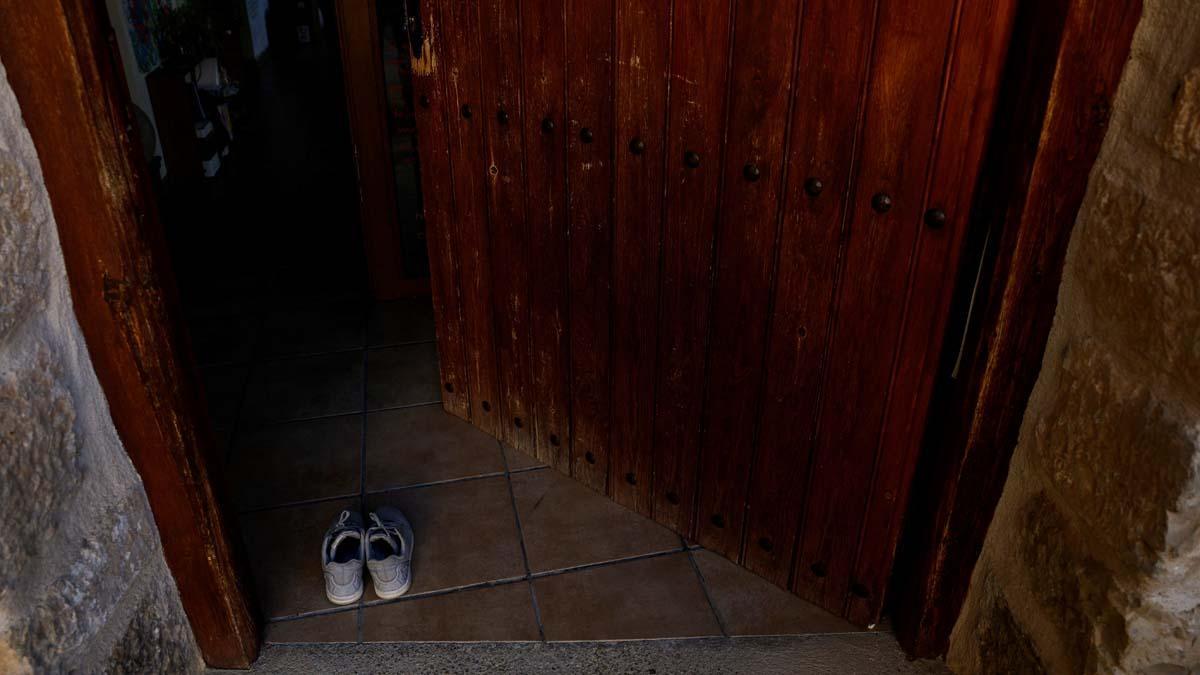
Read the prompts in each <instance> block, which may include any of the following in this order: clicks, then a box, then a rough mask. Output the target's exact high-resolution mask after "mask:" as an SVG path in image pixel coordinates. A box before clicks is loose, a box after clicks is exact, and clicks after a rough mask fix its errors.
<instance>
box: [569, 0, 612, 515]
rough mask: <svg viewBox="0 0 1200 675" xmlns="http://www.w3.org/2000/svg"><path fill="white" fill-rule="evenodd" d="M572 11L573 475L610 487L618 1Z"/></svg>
mask: <svg viewBox="0 0 1200 675" xmlns="http://www.w3.org/2000/svg"><path fill="white" fill-rule="evenodd" d="M566 18H567V21H566V25H567V50H566V57H567V58H566V63H567V114H568V116H569V120H570V123H569V125H568V127H567V129H566V130H565V131H566V133H568V134H569V135H568V138H567V188H568V193H567V211H568V214H569V219H570V220H569V222H570V226H569V228H570V229H569V240H568V250H569V254H568V259H569V263H568V264H569V274H568V276H569V279H570V307H571V310H570V322H569V326H570V328H569V331H570V336H569V340H570V344H571V347H570V349H571V434H572V436H571V474H572V475H573V476H575V477H576V478H577V479H578V480H580V481H581V482H582V483H583V484H585V485H587V486H588V487H590V488H592V489H593V490H596V491H599V492H604V491H606V488H607V480H608V459H609V458H608V429H609V424H610V420H611V395H612V384H611V382H610V380H609V376H610V372H609V365H610V358H611V354H610V353H609V350H610V338H609V332H610V330H611V311H610V304H611V303H610V300H611V298H610V295H611V290H612V278H611V276H612V198H613V162H612V160H613V157H612V153H613V104H612V84H613V79H612V74H613V73H612V71H613V68H612V56H613V51H612V49H613V3H612V1H611V0H603V1H600V0H567V13H566ZM589 134H590V136H589ZM588 138H590V140H588Z"/></svg>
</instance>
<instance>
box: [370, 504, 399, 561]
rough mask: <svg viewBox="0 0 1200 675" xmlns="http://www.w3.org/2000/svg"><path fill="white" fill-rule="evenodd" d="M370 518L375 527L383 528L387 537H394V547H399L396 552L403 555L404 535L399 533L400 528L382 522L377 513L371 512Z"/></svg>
mask: <svg viewBox="0 0 1200 675" xmlns="http://www.w3.org/2000/svg"><path fill="white" fill-rule="evenodd" d="M371 520H372V521H374V522H375V526H376V527H378V528H379V529H381V530H383V533H384V534H386V535H388V536H389V537H394V538H395V541H396V547H397V548H398V549H399V550H398V551H397V552H398V553H399V554H401V555H403V554H404V535H402V534H400V528H398V527H396V526H395V525H391V524H389V523H386V522H384V521H383V519H381V518H380V517H379V515H378V514H375V513H372V514H371Z"/></svg>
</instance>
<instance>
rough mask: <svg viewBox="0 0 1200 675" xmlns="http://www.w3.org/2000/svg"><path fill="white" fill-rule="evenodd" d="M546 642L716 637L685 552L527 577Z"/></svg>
mask: <svg viewBox="0 0 1200 675" xmlns="http://www.w3.org/2000/svg"><path fill="white" fill-rule="evenodd" d="M533 587H534V590H535V591H536V592H537V600H538V606H539V607H540V608H541V612H542V625H543V627H544V628H545V630H546V639H547V640H634V639H650V638H662V637H695V636H706V635H720V634H721V629H720V626H719V625H718V624H717V620H716V618H715V617H714V616H713V613H712V608H711V607H709V604H708V600H707V599H706V598H705V597H704V590H703V589H702V588H701V587H700V581H699V579H697V577H696V572H695V570H694V569H692V564H691V562H689V561H688V558H687V554H686V553H676V554H672V555H665V556H658V557H655V558H646V559H642V560H634V561H630V562H624V563H619V564H615V565H604V566H601V567H594V568H590V569H586V570H580V571H577V572H568V573H566V574H558V575H553V576H547V577H539V578H536V579H534V581H533Z"/></svg>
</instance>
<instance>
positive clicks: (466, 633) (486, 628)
mask: <svg viewBox="0 0 1200 675" xmlns="http://www.w3.org/2000/svg"><path fill="white" fill-rule="evenodd" d="M363 611H364V613H363V641H364V642H415V641H420V642H425V641H429V642H433V641H437V642H442V641H445V642H464V641H485V640H486V641H497V642H513V641H525V640H537V639H538V637H539V636H538V627H537V618H536V617H535V616H534V613H533V601H532V598H531V596H530V593H529V584H528V583H526V582H524V581H520V582H517V583H512V584H504V585H501V586H495V587H491V588H474V589H468V590H462V591H456V592H453V593H446V594H443V595H435V596H432V597H428V598H414V599H412V600H402V601H400V602H392V603H388V604H385V605H376V606H373V607H367V608H366V609H365V610H363Z"/></svg>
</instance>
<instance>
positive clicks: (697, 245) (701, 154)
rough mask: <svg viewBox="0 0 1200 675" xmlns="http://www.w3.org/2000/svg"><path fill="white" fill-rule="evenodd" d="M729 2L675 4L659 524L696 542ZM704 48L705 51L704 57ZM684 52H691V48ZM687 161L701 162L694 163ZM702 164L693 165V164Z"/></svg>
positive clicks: (658, 416)
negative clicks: (698, 459)
mask: <svg viewBox="0 0 1200 675" xmlns="http://www.w3.org/2000/svg"><path fill="white" fill-rule="evenodd" d="M730 12H731V7H730V4H729V3H725V2H717V1H715V0H675V11H674V20H673V22H672V27H673V32H674V36H673V38H672V39H673V41H674V44H675V45H679V46H680V48H677V49H673V50H672V53H671V85H670V86H671V93H670V101H669V106H668V108H669V112H668V133H667V158H666V181H667V188H666V218H665V220H664V221H663V235H662V240H663V260H662V281H661V286H660V290H659V293H660V298H659V318H658V332H659V338H658V358H657V371H658V373H657V376H656V385H655V386H656V388H657V392H658V393H657V396H656V402H655V420H654V449H653V452H654V518H655V519H656V520H658V521H659V522H660V523H663V524H665V525H667V526H669V527H671V528H673V529H675V530H676V531H677V532H684V533H690V532H691V528H692V514H693V511H694V509H695V492H696V454H697V452H698V450H699V443H700V410H701V406H702V401H703V387H704V356H705V348H706V346H707V345H706V342H707V335H708V324H709V322H708V308H709V295H710V293H709V290H710V288H711V282H712V242H713V228H714V227H715V220H716V214H717V207H718V194H719V192H720V174H721V171H720V168H721V152H720V148H721V140H722V135H721V130H722V128H723V125H724V121H725V99H726V93H727V87H726V83H727V74H728V68H729V41H730V36H729V30H730ZM697 45H703V48H697ZM684 46H686V48H684ZM689 153H695V155H694V156H692V155H690V154H689ZM689 157H691V158H692V159H694V160H696V161H695V162H694V163H695V166H691V165H689V163H688V161H687V159H688V158H689Z"/></svg>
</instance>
